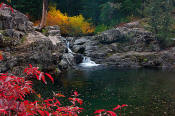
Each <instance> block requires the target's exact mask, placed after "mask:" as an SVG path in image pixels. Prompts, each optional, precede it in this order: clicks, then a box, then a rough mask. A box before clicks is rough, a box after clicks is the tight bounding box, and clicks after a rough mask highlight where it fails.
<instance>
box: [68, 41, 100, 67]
mask: <svg viewBox="0 0 175 116" xmlns="http://www.w3.org/2000/svg"><path fill="white" fill-rule="evenodd" d="M66 47H67V50H68V53H70V55H73V54H74V53H73V52H72V50H71V49H70V43H69V41H66ZM68 61H69V60H68ZM99 65H100V64H96V63H95V62H94V61H92V60H91V58H90V57H83V61H82V63H80V66H82V67H93V66H99Z"/></svg>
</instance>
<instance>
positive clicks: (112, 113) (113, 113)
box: [106, 111, 117, 116]
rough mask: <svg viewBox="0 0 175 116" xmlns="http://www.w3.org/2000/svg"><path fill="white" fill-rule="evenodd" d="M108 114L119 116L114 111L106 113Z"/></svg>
mask: <svg viewBox="0 0 175 116" xmlns="http://www.w3.org/2000/svg"><path fill="white" fill-rule="evenodd" d="M106 113H108V114H110V116H117V114H116V113H115V112H113V111H106Z"/></svg>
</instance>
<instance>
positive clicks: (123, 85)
mask: <svg viewBox="0 0 175 116" xmlns="http://www.w3.org/2000/svg"><path fill="white" fill-rule="evenodd" d="M52 90H53V91H58V90H61V91H64V94H65V95H68V96H69V95H70V94H71V92H72V90H77V91H78V92H79V93H80V94H81V95H80V98H82V99H83V100H84V105H83V106H82V107H83V108H85V109H86V110H85V111H84V113H83V114H82V116H86V115H88V116H90V115H92V114H93V112H94V111H95V110H97V109H109V110H110V109H112V108H114V107H115V106H116V105H118V104H120V105H121V104H128V105H129V107H127V108H125V111H122V115H126V116H175V72H168V71H161V70H150V69H139V70H136V69H135V70H126V69H112V68H99V69H93V68H91V69H83V70H71V71H69V72H67V73H66V74H64V75H63V76H62V77H58V80H57V81H56V83H55V85H49V86H48V87H43V88H41V91H42V93H43V95H44V96H48V95H49V94H51V91H52ZM124 112H125V113H124Z"/></svg>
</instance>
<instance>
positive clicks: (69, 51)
mask: <svg viewBox="0 0 175 116" xmlns="http://www.w3.org/2000/svg"><path fill="white" fill-rule="evenodd" d="M69 46H70V43H69V41H66V47H67V50H68V53H73V52H72V50H71V49H70V47H69Z"/></svg>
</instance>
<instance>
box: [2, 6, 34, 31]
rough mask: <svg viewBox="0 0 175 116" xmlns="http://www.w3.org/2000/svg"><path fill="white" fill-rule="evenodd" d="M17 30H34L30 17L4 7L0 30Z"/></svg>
mask: <svg viewBox="0 0 175 116" xmlns="http://www.w3.org/2000/svg"><path fill="white" fill-rule="evenodd" d="M5 29H15V30H18V31H23V32H28V31H31V30H33V29H34V28H33V23H32V22H30V21H29V19H28V17H27V16H25V15H24V14H22V13H21V12H19V11H17V10H14V13H13V12H12V11H11V9H10V8H8V7H4V8H3V9H1V10H0V30H5Z"/></svg>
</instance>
